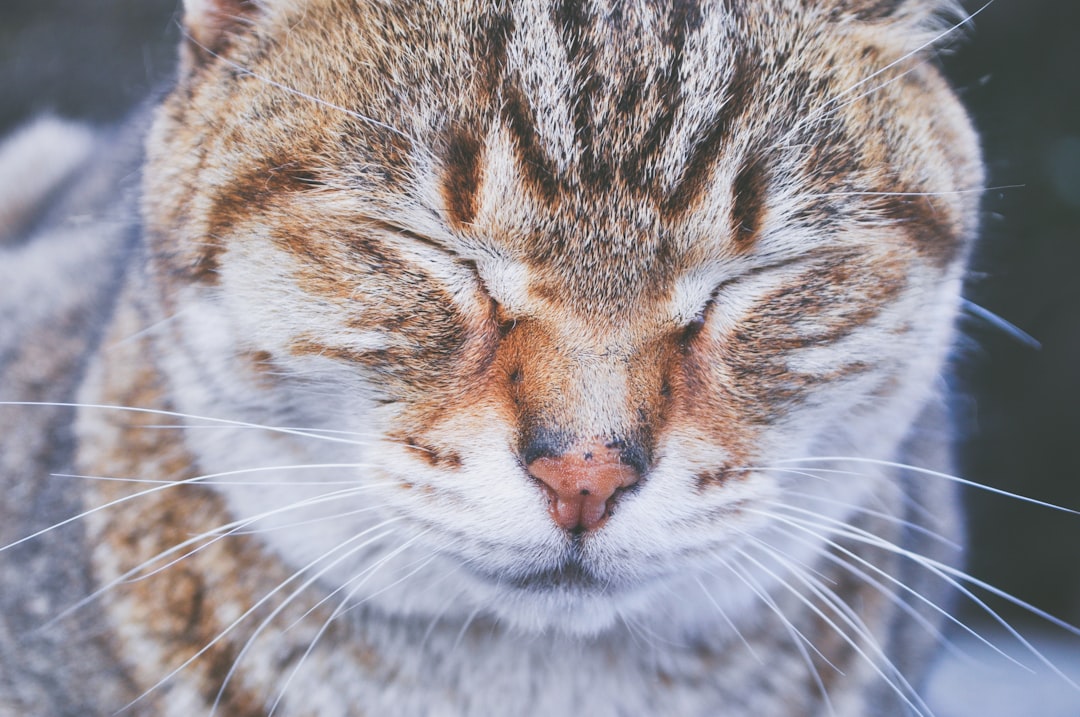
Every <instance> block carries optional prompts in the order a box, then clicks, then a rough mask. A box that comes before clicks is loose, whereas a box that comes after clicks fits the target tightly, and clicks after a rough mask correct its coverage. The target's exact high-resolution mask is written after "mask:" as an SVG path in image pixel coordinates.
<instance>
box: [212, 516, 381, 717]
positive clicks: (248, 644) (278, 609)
mask: <svg viewBox="0 0 1080 717" xmlns="http://www.w3.org/2000/svg"><path fill="white" fill-rule="evenodd" d="M397 520H400V518H392V519H389V520H385V521H383V522H381V523H379V524H378V525H374V526H372V527H371V528H368V529H367V530H365V531H363V532H361V533H359V534H357V535H354V536H353V537H352V538H349V539H348V540H346V541H345V543H343V544H339V545H338V546H335V547H334V548H332V549H331V550H330V551H328V552H327V553H324V554H323V555H322V556H320V557H319V558H317V559H316V560H314V561H312V562H311V563H309V564H308V565H306V566H305V567H303V568H301V569H300V570H298V571H296V572H294V573H293V575H291V576H290V577H289V578H288V579H287V580H286V581H284V582H283V583H281V584H279V585H278V587H276V588H275V589H274V590H273V591H271V592H270V593H268V594H267V595H266V596H264V597H263V599H262V600H261V601H260V602H265V601H266V600H268V599H269V598H271V597H272V596H273V595H274V593H276V592H278V591H280V590H281V589H282V588H284V587H285V585H286V584H287V583H289V582H291V581H292V580H293V579H295V578H297V577H299V576H300V575H301V574H303V573H304V572H306V571H307V570H309V569H310V568H311V567H313V566H314V565H315V564H317V563H318V562H320V561H322V560H325V559H326V558H327V557H328V556H329V555H330V554H331V553H332V552H334V551H336V550H338V549H340V548H341V547H342V545H344V544H346V543H349V542H351V541H353V540H356V539H357V538H359V537H363V536H364V535H366V534H367V533H370V532H371V531H373V530H379V529H381V528H383V527H385V526H386V525H389V524H390V523H392V522H395V521H397ZM393 534H394V531H393V530H384V531H383V532H381V533H378V534H377V535H375V536H373V537H371V538H369V539H368V540H365V541H364V542H363V543H361V544H360V545H357V546H355V548H351V549H350V550H349V551H348V552H347V553H345V554H344V555H341V556H339V557H338V558H336V559H335V560H334V561H333V562H331V563H330V564H328V565H326V566H324V567H323V568H322V569H321V570H319V571H318V572H317V573H315V574H314V575H312V576H311V577H309V578H308V579H307V580H305V581H304V583H303V584H302V585H300V586H299V587H297V588H296V589H295V590H293V591H292V592H291V593H289V595H287V596H286V597H285V598H284V599H283V600H282V602H281V603H280V604H278V605H277V606H275V607H274V609H273V610H272V611H271V612H270V614H269V615H267V616H266V617H265V618H263V620H262V621H261V622H260V623H259V625H258V626H257V627H256V628H255V630H254V631H252V634H251V635H249V636H248V638H247V640H246V641H245V642H244V645H243V647H242V648H241V649H240V651H239V652H238V653H237V655H236V657H235V658H234V659H233V663H232V665H231V666H230V668H229V671H228V672H227V673H226V674H225V678H224V679H223V680H222V682H221V686H220V687H219V688H218V693H217V695H216V696H215V698H214V703H213V706H212V708H211V711H210V717H213V715H214V714H215V713H216V712H217V709H218V707H219V706H220V705H221V700H222V698H223V697H224V694H225V690H226V688H227V687H228V685H229V683H230V682H231V681H232V678H233V676H234V675H235V674H236V671H237V670H238V669H239V668H240V664H241V662H242V660H243V658H244V656H245V655H247V654H248V652H249V651H250V650H251V648H252V647H253V646H254V644H255V641H256V640H257V639H258V637H259V635H261V634H262V633H263V631H264V630H266V628H267V627H269V625H270V624H271V623H272V622H273V620H274V619H275V618H276V617H277V616H278V615H280V614H281V613H282V612H283V611H284V610H285V609H286V608H288V607H289V605H291V604H292V602H293V601H294V600H295V599H296V598H297V597H298V596H300V595H301V594H302V593H303V592H304V591H305V590H306V589H307V588H309V587H310V586H311V585H312V584H314V583H315V582H316V581H317V580H318V579H319V578H321V577H322V576H323V575H324V574H326V573H327V572H328V571H329V570H331V569H333V568H334V567H336V566H337V565H339V564H340V563H341V562H342V561H344V560H347V559H348V558H350V557H352V556H353V555H355V554H356V553H357V552H359V551H360V550H363V549H364V548H367V547H369V546H371V545H373V544H375V543H376V542H378V541H379V540H382V539H383V538H387V537H389V536H391V535H393ZM321 604H322V602H321V601H320V602H319V603H318V604H317V605H316V606H315V607H314V608H312V609H311V610H308V611H307V612H305V613H304V615H303V616H301V618H300V620H302V619H303V618H304V617H307V616H308V615H310V614H311V612H312V611H313V610H315V609H317V608H318V606H319V605H321ZM257 607H258V605H254V606H252V610H250V611H248V612H249V613H250V612H252V611H254V610H255V609H256V608H257ZM243 617H244V616H241V618H240V619H243ZM300 620H297V621H296V622H294V623H292V624H291V625H290V626H288V627H286V628H285V629H284V630H283V632H288V631H289V630H291V629H292V628H293V627H295V625H296V624H298V622H299V621H300ZM230 627H232V626H230ZM223 636H224V635H219V636H218V638H217V639H220V638H221V637H223ZM207 647H209V645H208V646H207Z"/></svg>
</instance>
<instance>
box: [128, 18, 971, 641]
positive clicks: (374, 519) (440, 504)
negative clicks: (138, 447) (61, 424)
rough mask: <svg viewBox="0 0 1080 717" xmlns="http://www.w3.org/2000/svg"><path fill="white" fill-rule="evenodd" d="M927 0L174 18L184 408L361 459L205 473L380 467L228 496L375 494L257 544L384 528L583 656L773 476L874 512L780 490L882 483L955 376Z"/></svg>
mask: <svg viewBox="0 0 1080 717" xmlns="http://www.w3.org/2000/svg"><path fill="white" fill-rule="evenodd" d="M940 5H941V4H940V3H929V2H927V3H922V2H870V1H869V0H867V1H865V2H856V1H854V0H851V1H841V0H836V1H835V2H829V3H798V2H779V1H777V2H773V3H756V4H752V5H751V4H745V6H744V5H731V4H727V3H720V2H717V3H696V2H688V3H672V4H668V3H647V2H642V3H633V4H622V3H615V4H611V5H607V4H603V3H597V4H590V3H574V2H567V3H550V4H549V3H539V2H533V3H496V4H493V3H486V2H484V3H476V4H472V3H459V4H453V5H448V4H445V3H437V2H431V3H426V2H417V3H408V4H401V3H393V4H391V3H374V2H373V3H351V2H330V1H328V0H289V1H288V2H273V1H271V0H267V1H266V2H245V1H241V0H231V1H225V0H198V1H196V0H189V2H188V3H187V14H186V20H185V23H186V27H187V30H188V38H187V40H186V41H185V49H184V53H185V59H184V63H183V71H182V77H181V78H180V80H179V82H178V86H177V88H176V90H175V91H174V93H173V94H172V95H171V97H170V98H169V99H168V100H167V101H166V102H165V104H164V106H163V107H162V108H161V110H160V111H159V114H158V117H157V121H156V124H155V128H154V131H153V133H152V136H151V139H150V144H149V154H150V162H149V166H148V169H147V175H146V184H145V187H146V190H145V200H144V207H145V219H146V225H147V229H148V243H149V249H150V255H151V260H150V266H151V272H152V273H153V274H154V276H155V277H157V281H156V285H157V286H159V287H161V292H160V297H159V298H160V305H161V307H162V308H163V310H164V311H165V313H166V315H167V316H169V317H172V318H173V320H172V321H171V322H170V324H169V326H168V328H167V330H166V331H165V332H164V333H163V335H162V338H161V339H160V340H159V341H160V342H161V343H162V344H166V345H167V346H165V349H164V350H163V351H162V353H163V355H165V356H166V358H165V359H164V362H165V364H166V366H167V369H168V371H169V373H170V377H171V380H172V382H173V386H174V389H173V394H174V396H175V397H176V400H177V402H178V403H179V404H180V407H181V408H182V409H183V410H185V411H188V412H191V413H198V414H203V415H206V414H210V415H217V416H224V417H228V418H238V419H242V420H250V421H255V422H259V423H276V424H277V425H291V426H297V425H299V426H304V427H306V428H309V429H311V430H314V431H346V432H351V433H347V434H341V435H353V436H356V437H357V440H355V441H344V440H343V441H341V442H338V443H335V444H333V445H330V444H328V443H326V442H322V443H320V442H318V441H314V442H313V441H312V440H310V439H308V440H307V442H306V443H305V440H304V439H303V438H297V439H296V440H291V439H290V440H286V439H281V438H279V439H274V440H270V439H267V438H266V436H265V435H252V434H247V435H238V436H237V437H235V438H234V439H231V440H230V441H229V442H228V443H225V442H223V441H221V440H217V441H214V440H211V439H205V440H204V439H202V438H194V439H193V441H194V443H195V444H196V449H197V452H198V453H199V455H200V457H201V458H202V461H203V466H202V467H203V468H204V469H206V470H219V466H220V465H225V466H229V465H233V464H236V465H240V464H245V463H246V464H250V463H252V462H254V461H262V462H264V463H265V462H268V461H269V462H273V461H271V460H270V458H273V459H274V460H277V461H278V462H280V463H283V464H284V463H289V462H290V461H291V462H296V460H297V459H296V457H295V456H296V455H302V456H304V458H305V460H308V461H310V462H322V463H328V462H330V461H329V460H327V459H326V456H335V457H338V458H340V459H341V460H352V461H355V462H356V463H357V464H362V465H358V467H357V468H356V472H357V474H358V479H359V480H362V481H366V482H368V483H370V487H371V488H372V489H373V490H374V489H377V490H379V491H382V492H381V493H368V494H359V493H358V494H356V495H350V496H347V497H343V498H342V499H341V501H337V502H334V504H333V509H332V510H331V508H330V507H326V506H321V505H320V506H314V505H313V504H311V503H310V501H313V500H315V499H316V498H315V496H317V495H318V492H317V490H316V489H314V488H305V487H304V486H303V485H302V483H303V480H301V479H298V478H297V477H296V476H293V477H292V478H291V479H290V480H289V481H286V482H283V484H282V485H281V486H280V487H279V488H278V489H276V490H274V491H264V492H263V493H262V494H261V495H259V496H252V495H251V491H250V490H247V491H232V492H230V500H231V502H232V504H233V506H234V509H235V510H237V511H238V512H246V513H253V512H258V511H259V510H271V509H272V508H273V506H283V505H286V504H289V503H290V501H291V502H293V503H297V502H301V503H302V502H303V501H305V500H306V501H309V503H308V504H306V505H305V507H304V508H303V510H302V511H297V512H298V513H303V514H305V515H306V514H307V513H309V512H310V513H312V514H319V511H323V512H324V513H328V512H332V513H334V514H337V513H347V512H348V511H347V510H342V507H341V506H342V505H353V504H355V506H356V509H357V510H362V509H363V507H362V506H365V505H371V504H372V502H373V501H372V499H371V498H370V496H371V495H378V496H379V498H378V500H376V501H374V503H375V504H377V506H378V509H377V510H375V509H372V512H371V513H365V514H363V515H358V516H357V515H353V516H350V517H342V518H338V519H336V520H335V521H332V522H333V526H332V527H327V526H326V525H323V526H317V527H311V526H310V525H309V526H307V527H305V528H295V529H292V530H290V531H281V532H278V533H275V534H272V535H271V537H269V538H268V541H269V542H270V543H271V544H272V545H273V546H274V547H275V548H276V549H277V550H279V551H280V552H281V553H283V554H284V555H285V557H286V559H288V560H290V561H292V562H294V563H296V562H300V561H305V562H306V561H308V560H310V559H313V558H312V556H317V555H319V554H323V553H325V552H326V551H327V550H329V549H330V548H332V547H333V546H334V545H337V544H339V543H340V542H342V541H345V540H348V536H350V535H355V534H356V533H358V532H359V531H362V530H364V529H366V528H369V527H370V526H371V525H374V524H378V521H380V520H394V521H397V522H396V523H395V525H396V526H397V527H398V528H399V529H400V530H401V531H402V533H401V534H402V535H403V536H406V537H408V538H409V539H410V540H413V539H415V541H416V542H415V543H413V544H411V545H410V548H409V550H407V551H405V552H404V554H412V552H415V551H421V550H426V551H428V552H427V553H426V554H430V555H432V556H434V557H433V558H432V560H434V561H435V562H436V563H437V564H438V565H441V566H443V569H444V571H445V572H447V573H449V574H451V575H452V576H453V577H452V578H450V580H451V583H452V584H454V585H457V586H458V587H459V589H460V591H461V594H462V595H464V596H465V597H463V598H462V600H463V601H464V605H466V606H467V609H470V610H471V609H472V607H471V605H473V604H482V605H484V606H485V608H486V609H488V610H491V611H493V612H494V613H495V614H496V615H498V616H500V617H502V618H504V619H507V620H509V621H510V622H513V623H515V624H522V625H532V626H540V627H549V626H559V627H566V628H568V629H571V630H581V631H591V630H597V629H602V628H603V627H605V626H606V625H608V624H610V623H611V622H612V621H613V620H614V619H615V617H616V616H617V615H619V614H621V613H622V612H625V611H633V610H637V609H639V608H640V609H644V608H643V607H642V606H643V605H647V604H649V600H651V599H653V598H654V597H655V594H656V593H655V586H656V585H657V584H658V583H660V582H662V581H663V580H664V579H665V578H666V577H667V576H670V575H672V574H678V575H682V576H688V575H689V576H693V575H698V574H706V573H708V571H709V570H710V569H713V568H715V566H716V564H717V561H723V560H724V559H726V558H727V557H730V546H732V545H736V544H738V542H739V541H740V540H743V539H745V536H746V535H751V534H755V531H760V530H765V529H767V524H768V521H767V519H766V518H764V517H762V515H761V511H760V508H761V507H762V506H763V505H764V504H765V503H767V502H768V501H776V500H783V499H784V496H785V491H786V490H788V489H789V487H790V485H791V484H795V485H797V486H798V489H799V490H800V491H810V492H813V491H818V492H820V493H822V494H823V495H824V494H825V493H829V492H832V491H841V490H843V491H844V493H843V495H844V496H845V499H846V500H847V501H848V502H849V503H852V504H857V503H859V502H860V501H862V500H865V496H867V495H870V494H872V493H874V492H876V491H879V490H881V488H880V485H875V484H868V483H867V482H866V481H863V483H862V484H859V485H857V486H856V487H851V486H848V487H846V488H843V489H841V487H840V486H839V484H840V483H843V481H839V480H838V481H836V484H835V485H833V486H828V487H822V486H820V485H814V483H813V481H808V480H807V479H806V478H805V477H801V478H800V477H799V476H794V475H792V473H791V472H790V471H787V472H785V471H784V470H783V469H782V466H783V465H785V463H784V462H785V461H789V460H792V459H798V458H803V457H807V456H816V455H834V454H837V453H841V454H848V455H858V456H866V457H874V458H890V457H892V455H893V453H894V452H895V450H896V446H897V445H898V444H899V442H900V441H901V440H902V439H903V437H904V434H905V433H906V431H907V428H908V426H909V424H910V423H911V421H912V420H913V418H914V416H915V415H916V414H917V412H918V411H919V409H920V407H921V406H922V405H923V404H924V403H925V402H926V400H927V398H928V396H930V394H931V393H932V390H933V386H934V382H935V380H937V378H938V375H939V371H940V368H941V365H942V362H943V360H944V357H945V355H946V352H947V350H948V345H949V341H950V336H951V325H952V321H953V317H954V314H955V310H956V305H957V301H958V292H959V283H960V278H961V273H962V265H963V260H964V258H965V256H966V251H967V245H968V242H969V240H970V238H971V236H972V234H973V232H974V229H975V223H976V202H977V196H978V189H979V187H980V185H981V181H982V177H981V170H980V164H979V159H978V152H977V148H976V142H975V139H974V136H973V133H972V131H971V129H970V126H969V124H968V121H967V119H966V117H965V115H964V113H963V112H962V110H961V109H960V107H959V105H958V103H957V102H956V100H955V98H954V97H953V95H952V93H951V91H950V90H949V88H948V87H947V86H946V84H945V83H944V81H943V80H942V78H941V77H940V75H939V74H938V72H937V70H936V69H935V68H934V67H933V65H932V64H929V63H928V60H927V58H926V56H925V53H923V52H913V50H914V49H915V48H918V47H919V45H920V43H923V42H925V37H926V32H927V28H928V27H930V26H931V23H930V18H931V17H933V16H934V12H936V11H938V10H940ZM324 435H325V434H324ZM199 441H202V443H201V444H200V443H199ZM338 458H335V460H337V459H338ZM301 473H302V472H301ZM298 475H299V474H298ZM303 475H307V474H303ZM808 483H809V485H808ZM321 490H322V491H323V492H324V493H325V489H321ZM860 496H862V497H860ZM879 497H880V496H879ZM365 501H367V502H365ZM755 508H756V509H758V510H755ZM838 517H843V516H842V515H839V516H838ZM275 535H276V536H279V537H274V536H275ZM410 551H412V552H410ZM352 569H353V568H351V567H350V568H348V570H352ZM348 570H345V569H344V568H343V571H342V575H344V576H346V577H340V576H339V577H338V578H335V579H337V580H338V581H339V582H341V581H346V580H347V579H348V578H347V575H348ZM335 574H336V573H335V572H333V571H331V572H330V573H328V575H331V576H332V575H335ZM377 582H378V581H374V582H373V583H372V584H373V585H374V584H376V583H377ZM409 599H410V600H414V601H417V604H418V605H419V604H421V603H422V602H423V601H422V600H421V599H420V598H416V597H415V596H411V597H410V598H409ZM395 600H398V602H397V603H396V605H397V606H398V607H400V606H401V605H402V604H404V603H402V602H401V600H402V599H401V598H399V597H398V598H395ZM406 602H407V601H406ZM417 609H422V608H421V607H418V608H417ZM462 609H466V608H462Z"/></svg>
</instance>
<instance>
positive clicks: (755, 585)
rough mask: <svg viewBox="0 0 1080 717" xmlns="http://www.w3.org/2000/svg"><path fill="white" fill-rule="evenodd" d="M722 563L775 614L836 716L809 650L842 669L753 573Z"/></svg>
mask: <svg viewBox="0 0 1080 717" xmlns="http://www.w3.org/2000/svg"><path fill="white" fill-rule="evenodd" d="M736 552H737V555H738V556H739V557H740V558H744V559H745V556H744V555H743V554H742V550H738V551H736ZM722 564H723V566H724V567H725V568H727V569H728V570H729V571H730V572H731V573H732V574H733V575H734V576H735V577H736V578H737V579H738V580H739V581H740V582H742V583H743V584H744V585H746V587H747V588H749V590H750V592H752V593H753V594H754V595H755V596H756V597H757V598H758V599H759V600H761V602H762V603H763V604H764V605H765V606H766V607H768V608H769V610H770V611H771V612H772V613H773V614H774V615H776V617H777V619H778V620H780V624H781V625H782V626H783V628H784V630H785V631H786V632H787V634H788V636H789V637H790V638H791V642H792V644H793V645H794V646H795V650H796V651H797V652H798V653H799V656H800V658H801V659H802V661H803V662H804V663H805V664H806V669H807V672H808V673H809V674H810V677H811V679H813V681H814V684H815V686H816V687H817V690H818V693H819V694H820V695H821V699H822V701H823V702H824V703H825V707H826V709H827V710H828V713H829V714H830V715H833V717H836V710H835V708H834V707H833V704H832V699H831V698H830V697H829V690H828V689H827V688H826V687H825V681H824V680H823V679H822V678H821V673H820V672H819V671H818V669H817V667H815V666H814V660H813V658H812V657H811V655H810V651H811V650H812V651H813V652H814V654H816V655H817V656H818V657H820V658H821V660H822V661H823V662H824V663H825V664H826V665H828V666H829V667H830V668H832V669H833V670H835V671H836V672H837V674H841V675H842V674H843V671H842V670H840V669H839V668H838V667H837V666H836V665H834V664H833V663H832V662H831V661H830V660H829V658H827V657H826V656H825V655H823V654H822V653H821V651H820V650H819V649H818V648H817V646H816V645H815V644H814V642H813V640H811V639H810V638H808V637H807V636H806V635H804V634H803V633H802V631H800V630H799V628H797V627H795V624H794V623H793V622H792V621H791V619H790V618H789V617H788V616H787V615H785V614H784V611H783V610H782V609H781V608H780V605H779V604H777V602H776V600H775V599H773V597H772V596H771V595H769V592H768V590H766V589H765V588H764V587H763V586H762V585H761V584H760V583H759V582H758V581H757V580H755V579H754V577H753V575H751V574H750V573H749V571H747V570H746V569H745V568H744V567H742V566H739V565H735V564H733V563H731V562H730V561H723V563H722ZM808 648H809V649H808Z"/></svg>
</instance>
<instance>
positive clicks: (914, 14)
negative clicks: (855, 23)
mask: <svg viewBox="0 0 1080 717" xmlns="http://www.w3.org/2000/svg"><path fill="white" fill-rule="evenodd" d="M835 4H836V5H839V6H840V7H842V8H843V9H844V10H845V11H846V12H847V13H850V14H851V15H854V16H855V18H857V19H859V20H867V21H870V22H873V21H875V20H895V19H901V18H928V17H934V16H940V15H961V16H962V13H963V11H962V10H960V7H959V4H958V3H957V2H956V0H839V2H837V3H835Z"/></svg>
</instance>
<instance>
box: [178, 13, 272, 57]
mask: <svg viewBox="0 0 1080 717" xmlns="http://www.w3.org/2000/svg"><path fill="white" fill-rule="evenodd" d="M258 12H260V3H258V2H256V0H184V29H185V31H186V32H187V36H188V38H189V43H188V44H189V45H193V46H194V47H192V48H191V51H192V52H194V53H195V54H196V55H198V54H200V53H205V52H210V53H214V54H216V53H219V52H221V51H222V50H223V49H224V48H225V47H226V46H227V45H228V44H229V39H230V38H231V37H233V36H234V35H235V34H236V33H237V31H239V30H242V29H243V28H244V27H245V26H247V25H248V24H249V23H250V21H251V18H252V16H254V15H255V14H256V13H258ZM193 59H194V58H193Z"/></svg>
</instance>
